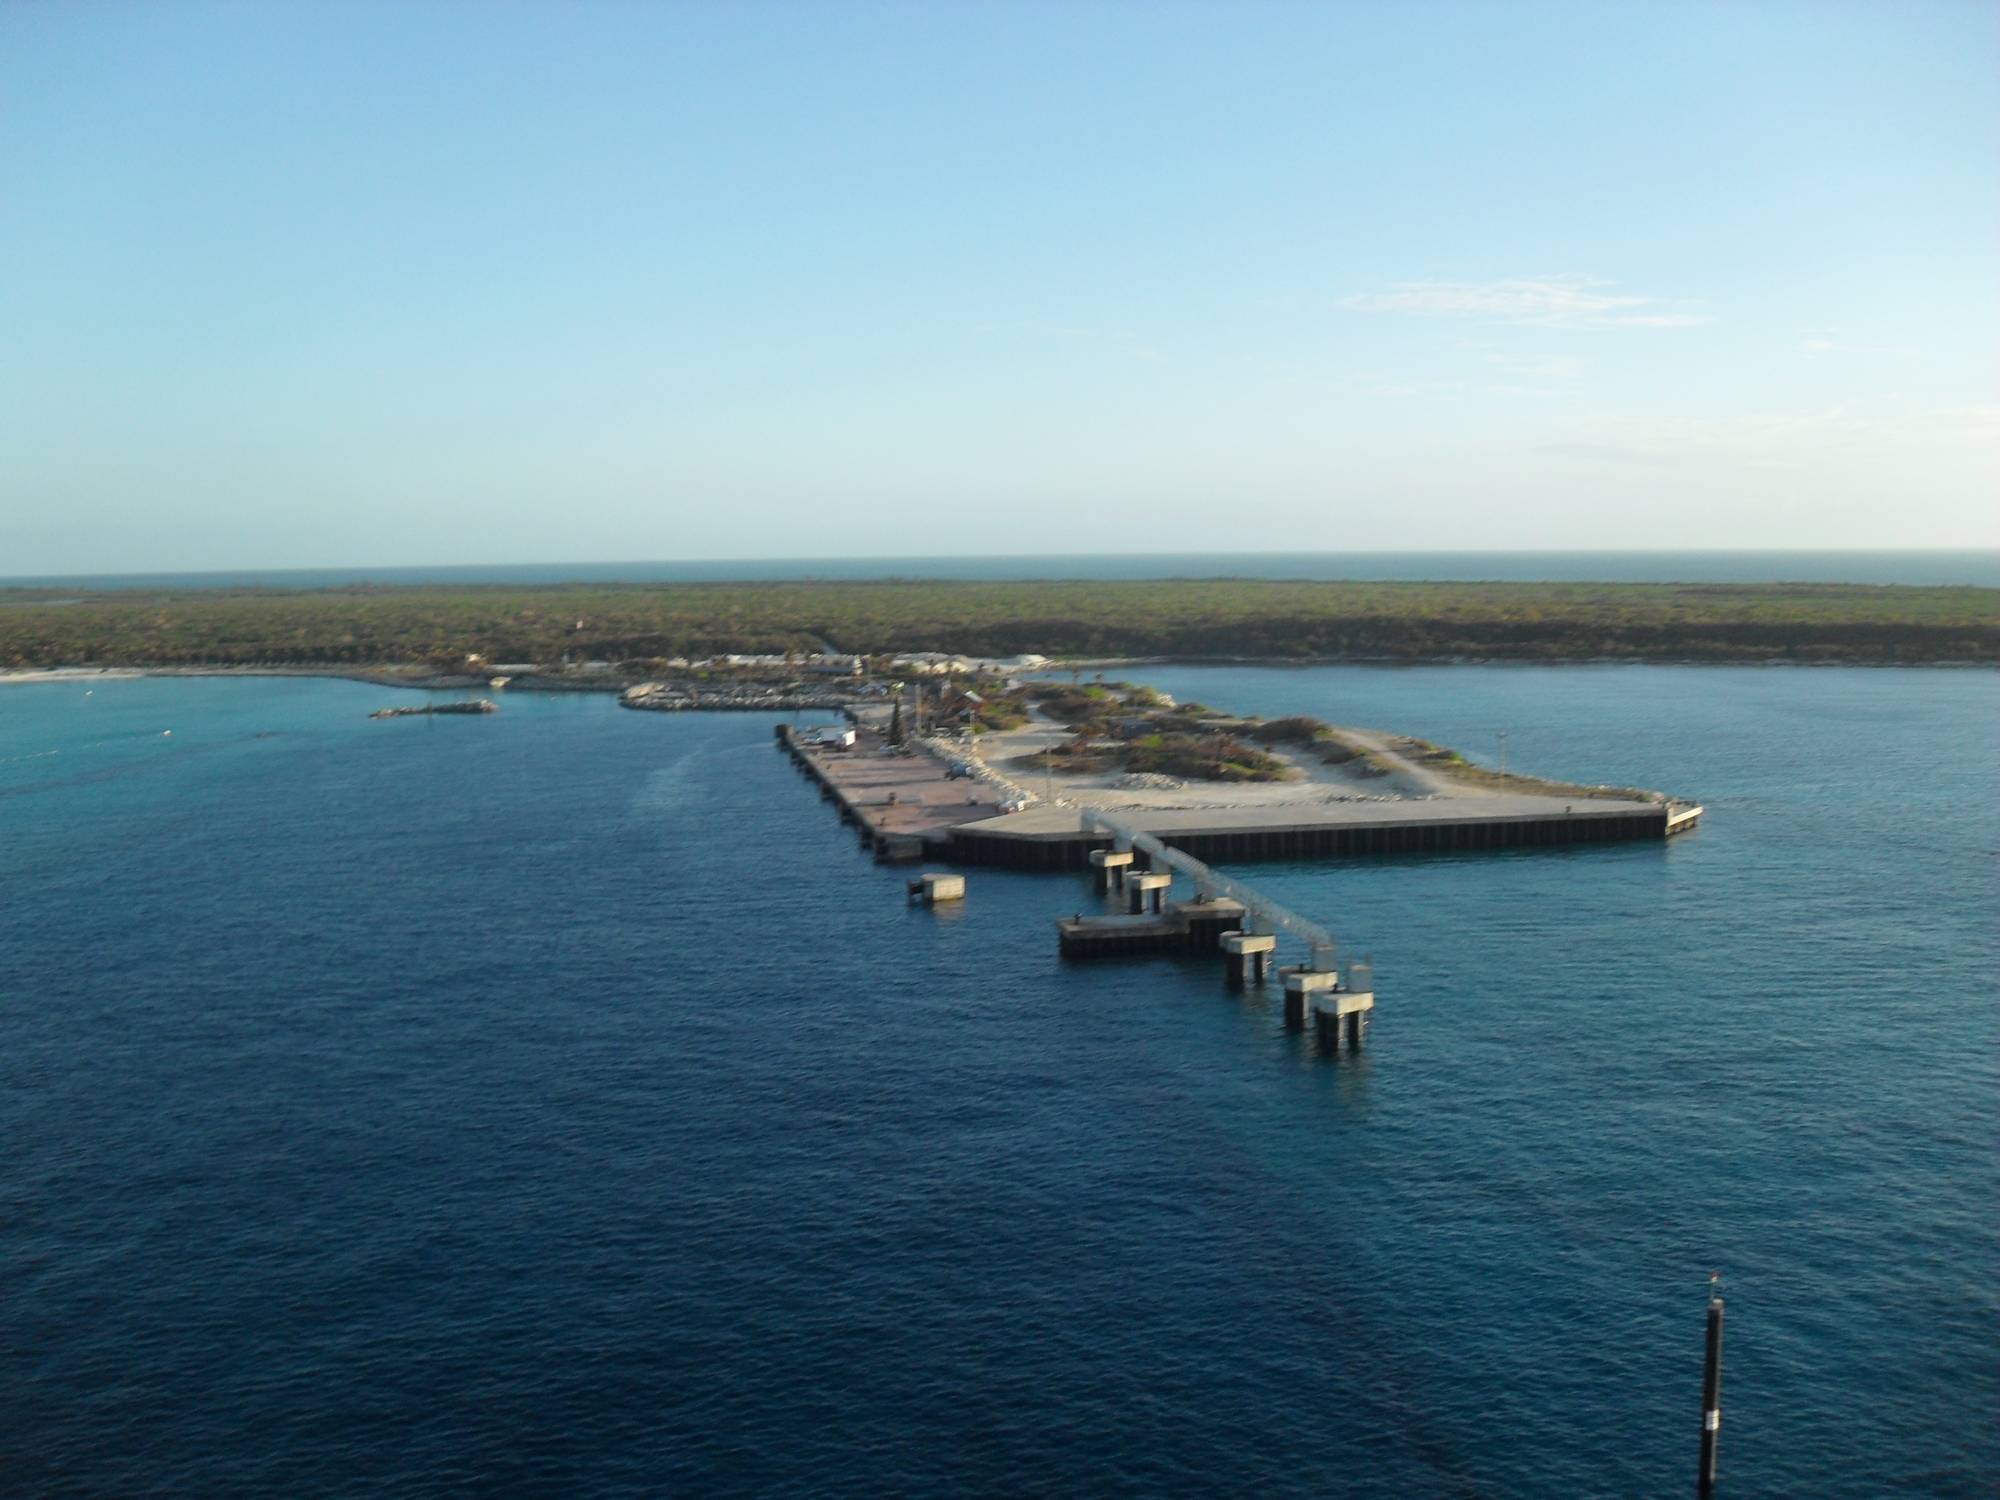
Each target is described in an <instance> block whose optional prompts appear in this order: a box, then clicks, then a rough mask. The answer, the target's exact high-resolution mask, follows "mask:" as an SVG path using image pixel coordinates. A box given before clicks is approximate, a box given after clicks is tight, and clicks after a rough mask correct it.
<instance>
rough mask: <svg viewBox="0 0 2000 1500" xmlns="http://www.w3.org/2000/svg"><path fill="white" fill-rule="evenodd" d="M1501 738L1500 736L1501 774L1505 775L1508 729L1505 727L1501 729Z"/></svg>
mask: <svg viewBox="0 0 2000 1500" xmlns="http://www.w3.org/2000/svg"><path fill="white" fill-rule="evenodd" d="M1499 738H1500V774H1501V775H1502V776H1505V775H1506V774H1507V731H1506V730H1504V729H1502V730H1501V731H1499Z"/></svg>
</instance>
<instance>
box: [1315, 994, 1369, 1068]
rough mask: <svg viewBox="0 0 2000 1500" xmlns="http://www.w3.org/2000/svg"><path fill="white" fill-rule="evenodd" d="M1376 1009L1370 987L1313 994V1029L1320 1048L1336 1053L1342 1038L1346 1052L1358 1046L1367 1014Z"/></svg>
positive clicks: (1364, 1027)
mask: <svg viewBox="0 0 2000 1500" xmlns="http://www.w3.org/2000/svg"><path fill="white" fill-rule="evenodd" d="M1374 1009H1375V995H1374V992H1373V991H1361V992H1355V991H1351V990H1334V991H1329V992H1323V993H1321V994H1318V995H1315V996H1314V997H1313V1002H1312V1019H1313V1029H1314V1030H1315V1032H1317V1033H1318V1036H1319V1044H1320V1047H1321V1049H1322V1050H1324V1051H1327V1052H1334V1053H1337V1052H1339V1051H1340V1050H1341V1044H1342V1042H1343V1040H1344V1041H1345V1043H1346V1046H1347V1050H1348V1051H1349V1052H1359V1051H1360V1050H1361V1040H1362V1038H1363V1037H1364V1036H1366V1035H1367V1033H1368V1017H1369V1015H1370V1014H1371V1013H1372V1012H1373V1011H1374Z"/></svg>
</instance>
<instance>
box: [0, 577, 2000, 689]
mask: <svg viewBox="0 0 2000 1500" xmlns="http://www.w3.org/2000/svg"><path fill="white" fill-rule="evenodd" d="M0 603H4V604H6V605H7V606H8V607H6V608H0V666H7V667H52V666H82V665H127V666H167V665H178V666H199V665H237V666H249V665H314V664H345V665H381V664H388V663H414V664H430V665H437V666H443V665H447V664H462V663H463V662H464V660H465V657H466V656H467V654H468V653H474V652H476V653H479V654H480V655H482V656H483V657H485V658H486V659H487V660H488V661H493V662H538V663H543V664H553V663H557V662H560V661H563V660H565V659H568V660H570V661H606V662H611V663H614V664H617V663H623V662H628V661H638V660H644V659H662V658H675V657H687V658H698V657H704V656H710V655H714V654H717V653H721V652H728V651H744V652H785V651H793V652H801V653H804V652H811V651H815V650H819V649H822V647H823V645H826V644H831V645H832V646H834V647H836V648H837V649H840V650H843V651H853V652H859V653H864V654H868V655H881V654H887V653H893V652H900V651H919V650H939V651H955V652H962V653H966V654H971V655H983V656H1012V655H1015V654H1018V653H1021V652H1040V653H1042V654H1044V655H1048V656H1056V657H1127V656H1129V657H1171V658H1178V659H1186V660H1224V659H1238V658H1259V659H1277V660H1305V659H1330V660H1353V661H1402V662H1407V661H1438V660H1453V659H1462V658H1498V659H1507V660H1523V661H1561V660H1585V659H1592V660H1594V659H1610V660H1630V661H1659V660H1696V661H1765V660H1773V659H1776V660H1783V661H1798V662H1822V661H1824V662H1932V661H1951V662H1980V663H1989V664H1990V663H1993V662H1996V661H2000V590H1995V589H1981V588H1906V587H1871V586H1863V585H1851V584H1770V585H1737V584H1602V583H1537V584H1518V583H1507V584H1501V583H1284V582H1270V581H1262V580H1245V579H1239V580H1201V581H1165V582H1135V581H1120V582H1109V583H1098V582H1084V581H1060V582H1040V583H1020V582H1004V583H1003V582H916V581H885V582H870V583H842V582H785V583H699V584H692V583H691V584H666V585H659V584H643V585H641V584H631V585H593V586H587V587H586V586H582V585H551V586H547V587H538V588H525V587H519V586H512V585H507V586H499V585H496V586H490V587H478V588H449V589H444V588H434V587H424V586H416V587H355V588H346V589H319V590H298V591H290V590H270V589H259V590H244V591H231V590H222V589H216V590H187V591H181V592H159V591H147V590H129V591H128V590H116V591H105V592H100V593H87V592H86V593H77V592H75V591H69V592H65V593H63V594H60V595H56V594H52V593H50V592H48V591H41V592H39V593H37V592H33V591H28V590H12V591H8V590H0ZM1085 691H1088V690H1087V689H1086V690H1085Z"/></svg>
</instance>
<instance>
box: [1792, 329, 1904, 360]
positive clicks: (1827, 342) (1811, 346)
mask: <svg viewBox="0 0 2000 1500" xmlns="http://www.w3.org/2000/svg"><path fill="white" fill-rule="evenodd" d="M1833 333H1834V330H1832V329H1814V330H1812V331H1811V332H1809V333H1808V334H1806V335H1805V336H1804V337H1803V338H1801V339H1800V340H1799V353H1801V354H1803V355H1805V357H1806V358H1807V359H1824V358H1825V357H1826V356H1827V355H1829V354H1872V355H1879V356H1883V357H1886V358H1894V359H1908V358H1910V357H1911V356H1913V355H1914V354H1915V353H1916V352H1917V351H1916V350H1914V349H1908V348H1904V347H1901V346H1899V345H1895V344H1849V343H1846V342H1844V341H1843V340H1841V339H1839V338H1835V337H1833V336H1832V335H1833Z"/></svg>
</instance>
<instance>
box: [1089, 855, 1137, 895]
mask: <svg viewBox="0 0 2000 1500" xmlns="http://www.w3.org/2000/svg"><path fill="white" fill-rule="evenodd" d="M1131 863H1132V854H1131V851H1130V850H1120V849H1093V850H1091V851H1090V865H1091V869H1092V870H1093V871H1094V872H1095V875H1096V881H1097V893H1098V894H1099V895H1100V896H1101V895H1103V894H1105V892H1107V891H1109V890H1110V889H1111V882H1112V881H1113V880H1114V879H1115V880H1116V881H1117V882H1118V888H1119V889H1120V890H1123V889H1124V888H1125V870H1126V867H1127V866H1129V865H1130V864H1131Z"/></svg>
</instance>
